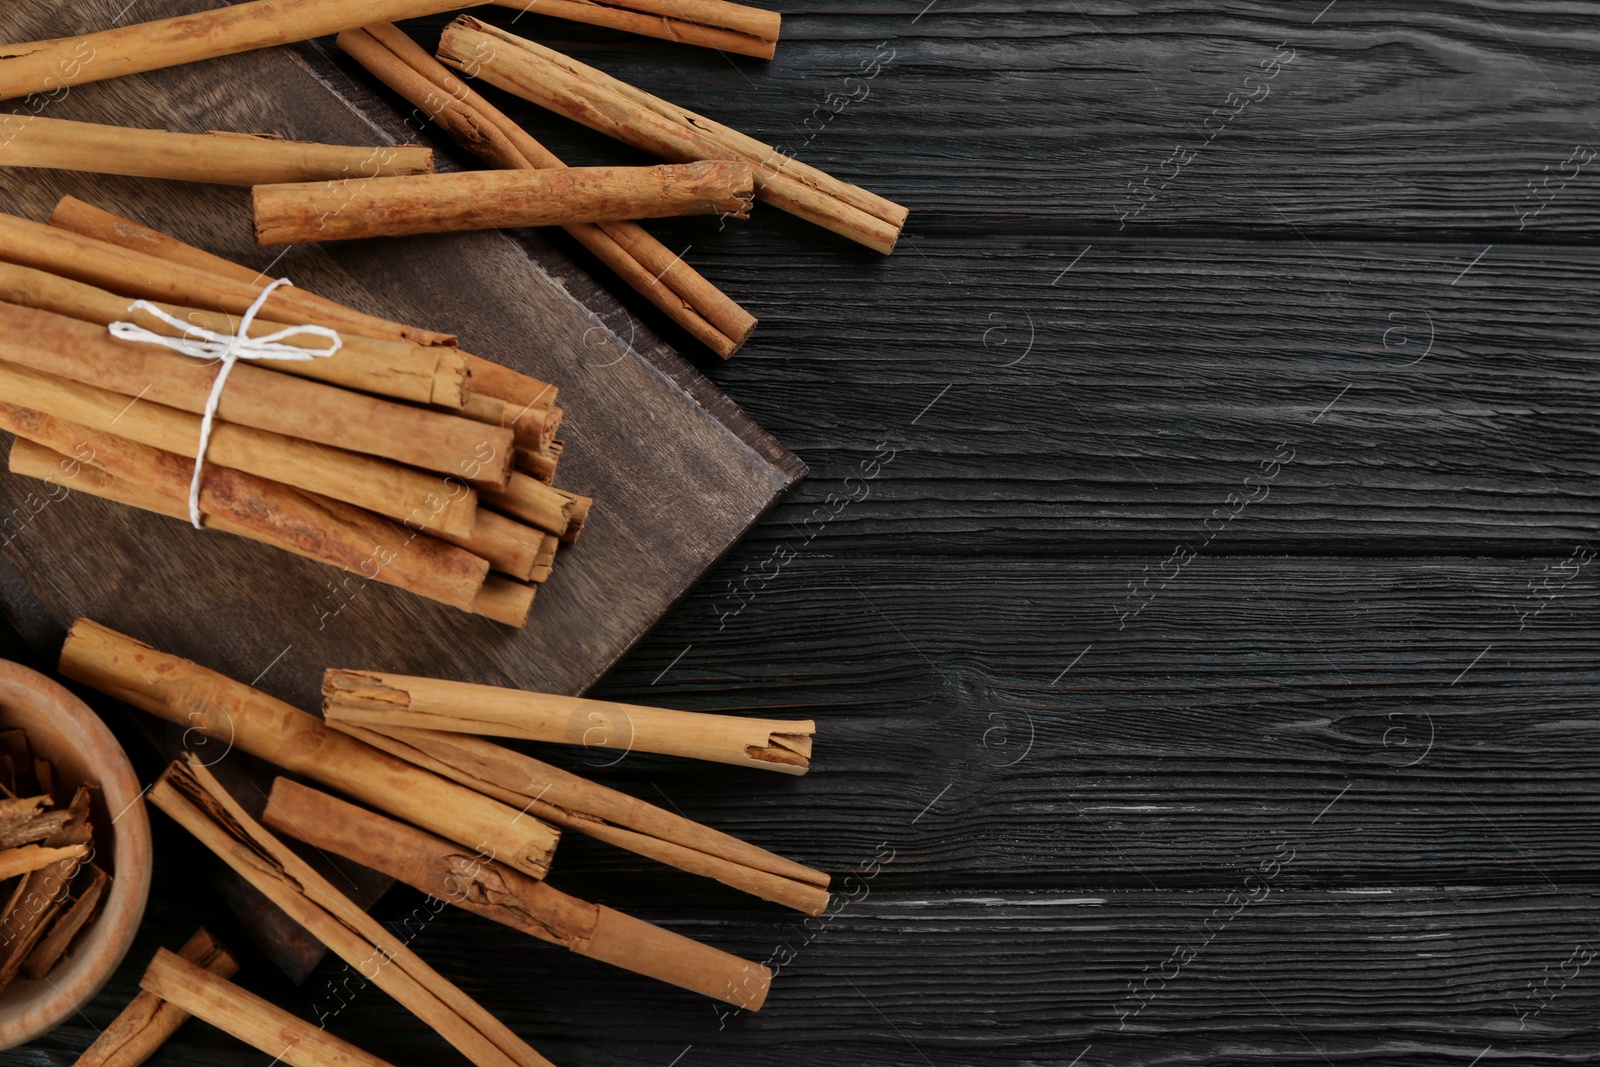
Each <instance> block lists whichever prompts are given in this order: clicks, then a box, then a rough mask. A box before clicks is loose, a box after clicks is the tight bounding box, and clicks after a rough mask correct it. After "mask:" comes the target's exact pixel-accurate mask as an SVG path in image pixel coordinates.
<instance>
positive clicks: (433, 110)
mask: <svg viewBox="0 0 1600 1067" xmlns="http://www.w3.org/2000/svg"><path fill="white" fill-rule="evenodd" d="M672 2H673V3H674V5H675V6H676V5H677V0H672ZM578 6H581V7H582V8H583V9H584V10H586V11H591V10H592V11H605V10H607V9H606V8H604V7H601V6H600V5H594V4H588V3H583V4H581V5H578ZM540 10H544V8H543V7H541V8H540ZM776 17H777V16H776V15H774V16H773V18H774V19H776ZM773 29H774V33H776V23H774V26H773ZM338 44H339V47H340V48H342V49H344V51H345V52H347V53H349V55H350V56H351V57H352V58H354V59H355V60H356V62H358V63H360V64H361V65H362V66H363V67H365V68H366V69H367V70H368V71H369V72H371V73H372V74H373V76H375V77H376V78H378V80H380V81H382V82H383V83H384V84H385V85H387V86H388V87H389V88H390V89H393V90H394V91H395V92H397V93H399V94H400V95H401V96H402V97H404V98H405V99H406V100H408V101H409V102H410V103H411V104H412V105H413V106H415V107H417V108H419V109H421V110H422V112H423V114H425V115H426V116H427V117H428V118H429V120H430V121H432V122H435V123H437V124H438V126H439V127H440V128H441V129H442V130H444V132H445V133H447V134H448V135H449V136H450V137H451V138H452V139H454V140H455V141H456V143H458V144H460V145H461V146H462V147H463V148H465V149H467V150H468V151H469V152H472V153H474V154H475V155H477V156H479V157H481V158H482V159H483V160H484V161H486V162H487V163H489V165H490V166H494V167H500V168H503V169H508V170H509V169H519V170H536V169H548V168H551V167H562V166H565V164H564V163H562V161H561V160H560V159H559V158H558V157H557V156H556V155H555V153H553V152H551V151H550V150H549V149H548V148H546V147H545V146H544V145H542V144H540V143H539V142H538V141H537V140H535V139H534V138H533V137H532V136H531V135H530V134H529V133H528V132H527V131H526V130H524V129H523V128H522V127H521V126H519V125H517V124H516V123H515V122H513V121H511V119H510V118H508V117H507V116H506V115H505V114H503V113H502V112H501V111H500V110H499V109H498V108H496V107H495V106H494V105H493V104H491V103H489V101H487V100H485V99H484V98H483V97H482V96H481V95H479V94H478V93H477V92H475V91H474V90H473V89H472V88H471V87H469V86H468V85H467V84H466V83H465V82H463V81H461V79H459V78H457V77H456V76H455V74H454V73H453V72H451V71H450V70H449V68H447V67H445V65H444V64H442V63H440V62H439V61H438V60H437V59H435V58H434V57H433V56H431V55H429V54H428V52H427V51H426V50H425V49H423V48H422V46H421V45H419V44H417V43H416V42H415V41H413V40H412V39H411V38H410V37H407V36H406V35H405V34H404V33H403V32H401V31H400V30H399V29H397V28H395V27H394V26H392V25H388V24H386V23H380V24H377V25H372V26H367V27H365V28H363V29H359V30H348V31H346V32H344V33H341V34H340V35H339V40H338ZM566 230H567V232H568V233H569V234H571V235H572V236H573V237H574V238H576V239H577V241H578V242H579V243H580V244H582V245H583V246H584V247H585V248H587V249H588V250H589V251H590V252H592V253H594V255H595V257H596V258H597V259H599V260H600V261H601V262H602V263H604V264H605V265H606V266H608V267H610V268H611V269H612V270H613V271H615V272H616V274H617V276H618V277H620V278H621V279H622V280H623V281H625V282H627V283H628V284H629V285H631V286H633V288H634V289H636V290H638V291H639V292H640V293H641V294H643V295H644V296H645V297H646V298H647V299H648V300H649V301H650V302H651V303H652V304H654V305H655V306H656V307H658V308H660V309H661V310H662V311H663V312H665V313H666V314H667V315H668V317H670V318H671V319H672V320H673V321H674V322H676V323H678V325H680V326H682V327H683V328H684V329H685V330H687V331H688V332H689V333H690V334H691V335H693V336H694V337H695V338H696V339H698V340H699V341H700V342H701V343H702V344H704V345H705V346H706V347H707V348H710V349H711V350H712V351H713V352H715V353H716V354H717V355H719V356H721V357H722V358H724V359H727V358H728V357H729V356H731V355H733V354H734V353H735V352H737V351H738V350H739V348H740V346H741V345H743V344H744V342H745V341H746V340H747V339H748V338H749V337H750V334H751V332H752V331H753V330H754V329H755V327H756V319H755V316H753V315H751V314H750V313H749V312H748V311H746V310H745V309H744V308H742V307H740V306H739V305H738V304H736V303H735V302H734V301H733V300H731V299H730V298H729V297H728V296H727V295H726V294H725V293H723V292H722V291H721V290H720V289H718V288H717V287H716V286H714V285H712V284H711V283H710V282H709V281H707V280H706V279H705V278H704V277H703V276H702V275H701V274H700V273H699V272H698V271H696V270H695V269H694V268H693V267H691V266H689V265H688V264H687V263H685V262H684V261H683V257H682V256H680V255H678V254H677V253H675V252H673V251H672V250H671V249H669V248H667V246H666V245H664V244H662V243H661V242H660V241H658V240H656V239H655V238H654V237H651V236H650V234H648V233H647V232H645V230H644V228H643V227H642V226H640V225H638V224H637V223H633V222H607V223H598V224H589V223H580V224H576V225H571V226H568V227H566Z"/></svg>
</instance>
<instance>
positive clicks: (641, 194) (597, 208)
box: [251, 160, 755, 245]
mask: <svg viewBox="0 0 1600 1067" xmlns="http://www.w3.org/2000/svg"><path fill="white" fill-rule="evenodd" d="M754 191H755V176H754V173H753V172H752V171H751V169H750V167H749V165H748V164H745V163H742V162H734V161H728V160H714V161H708V162H693V163H683V164H668V165H666V166H660V167H574V168H570V169H568V168H562V169H556V170H505V171H499V170H489V171H482V170H477V171H459V172H456V173H453V174H419V175H415V176H413V177H402V178H354V179H346V180H344V181H335V182H302V183H298V184H294V185H257V186H256V187H255V189H254V191H253V193H252V197H251V199H252V205H253V208H254V212H255V236H256V244H258V245H289V244H306V243H308V242H311V241H347V240H353V239H357V238H366V237H404V236H407V235H410V234H418V233H456V232H460V231H463V230H491V229H503V228H511V227H517V226H564V225H567V224H569V223H577V222H613V221H620V220H626V219H654V218H665V217H670V216H675V215H716V214H721V215H723V216H724V217H727V216H732V217H733V218H738V219H742V218H748V217H749V215H750V200H751V197H752V195H753V193H754Z"/></svg>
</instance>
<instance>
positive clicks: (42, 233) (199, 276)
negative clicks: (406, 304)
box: [0, 60, 455, 358]
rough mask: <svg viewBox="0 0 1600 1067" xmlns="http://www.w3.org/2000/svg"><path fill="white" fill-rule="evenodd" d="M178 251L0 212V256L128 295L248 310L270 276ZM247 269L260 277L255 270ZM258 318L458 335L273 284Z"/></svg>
mask: <svg viewBox="0 0 1600 1067" xmlns="http://www.w3.org/2000/svg"><path fill="white" fill-rule="evenodd" d="M3 66H4V60H0V68H3ZM178 243H179V242H173V243H172V244H173V245H176V244H178ZM174 251H176V250H175V249H174V248H173V247H172V246H167V247H166V252H167V255H165V256H160V257H158V256H156V255H153V254H150V253H147V252H142V251H139V250H138V248H137V247H129V246H126V245H118V244H113V243H110V242H107V241H101V240H98V239H96V238H92V237H85V236H84V235H82V234H79V233H77V232H75V231H74V230H71V229H68V228H66V227H62V226H57V225H54V224H52V225H49V226H45V225H43V224H41V223H37V222H32V221H30V220H28V219H24V218H18V217H17V216H15V215H7V214H4V213H3V212H0V262H6V263H15V264H18V265H19V266H24V267H33V268H35V269H37V270H44V271H49V272H50V273H51V274H59V275H61V276H62V277H63V278H71V279H72V280H73V281H78V282H84V283H86V284H88V285H94V286H98V287H100V288H102V289H109V290H111V291H112V292H114V293H122V294H123V295H125V296H134V297H141V298H143V299H145V300H151V301H159V302H165V303H169V304H182V305H184V306H188V307H200V308H206V309H208V310H211V311H224V312H227V313H228V314H230V315H243V314H244V313H245V311H247V310H248V309H249V308H250V306H251V305H252V304H254V303H255V302H256V298H257V297H259V296H260V295H261V290H262V289H263V288H265V287H266V285H267V283H268V282H269V281H270V280H271V279H261V280H259V281H255V282H248V281H243V280H241V279H240V278H238V277H230V276H228V275H226V274H220V273H217V272H214V271H210V270H206V269H202V268H200V267H195V266H190V265H188V264H186V263H183V262H179V261H178V260H177V259H174V258H171V257H172V254H173V252H174ZM191 251H197V250H191ZM236 269H237V270H239V271H241V272H243V271H246V270H247V268H243V267H237V268H236ZM249 273H250V274H251V276H252V277H256V275H255V272H254V271H250V272H249ZM261 317H262V319H264V320H268V321H271V322H281V323H289V324H292V325H296V326H300V325H312V324H314V325H320V326H329V327H332V328H333V329H336V330H338V331H339V333H340V334H341V335H343V334H346V333H353V334H356V335H357V336H361V337H376V338H379V339H382V340H401V339H404V340H415V341H417V342H419V343H421V344H443V343H453V342H454V340H455V339H454V338H453V337H451V336H450V335H448V334H438V333H434V332H433V331H431V330H419V329H417V328H416V327H413V326H404V325H401V324H400V323H391V322H388V321H386V320H384V319H379V318H376V317H374V316H372V315H366V314H363V313H362V312H359V311H355V310H354V309H352V308H348V307H345V306H344V305H343V304H338V303H335V302H334V301H332V300H329V299H327V298H326V297H321V296H318V295H316V294H315V293H310V292H307V291H306V290H304V289H300V288H297V287H295V286H284V287H283V288H281V289H277V290H275V291H274V292H273V293H272V295H271V296H269V297H268V298H267V302H266V304H265V305H263V307H262V312H261ZM335 358H337V357H335Z"/></svg>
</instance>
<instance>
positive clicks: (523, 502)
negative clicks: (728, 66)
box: [482, 471, 594, 544]
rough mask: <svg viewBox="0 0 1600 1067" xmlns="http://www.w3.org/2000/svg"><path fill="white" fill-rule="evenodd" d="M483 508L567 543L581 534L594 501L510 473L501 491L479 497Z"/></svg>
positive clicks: (526, 476)
mask: <svg viewBox="0 0 1600 1067" xmlns="http://www.w3.org/2000/svg"><path fill="white" fill-rule="evenodd" d="M482 500H483V504H484V506H485V507H488V508H493V509H495V510H496V511H501V512H504V513H505V514H507V515H511V516H513V517H515V518H518V519H521V520H522V521H523V522H525V523H527V524H528V525H530V526H533V527H535V528H537V529H540V530H543V531H545V532H546V533H552V534H555V535H556V536H557V537H559V538H561V540H563V541H566V542H568V543H569V544H570V543H572V542H573V541H576V540H577V539H578V535H579V534H580V533H582V532H583V526H584V523H586V522H588V521H589V509H590V508H591V507H592V506H593V505H594V501H593V500H592V499H590V498H589V497H586V496H579V495H578V494H576V493H569V492H567V491H566V490H565V489H557V488H556V487H555V486H553V485H547V484H545V483H544V482H541V481H539V479H537V478H534V477H532V476H531V475H527V474H522V473H520V472H517V471H513V472H512V474H511V481H510V483H509V484H508V485H507V486H506V489H505V491H504V492H493V491H490V492H485V493H483V494H482Z"/></svg>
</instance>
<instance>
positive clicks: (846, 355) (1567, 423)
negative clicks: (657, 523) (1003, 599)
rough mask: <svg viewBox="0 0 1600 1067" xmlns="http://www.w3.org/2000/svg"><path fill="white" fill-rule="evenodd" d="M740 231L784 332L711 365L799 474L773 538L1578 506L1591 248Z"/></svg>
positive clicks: (1138, 537)
mask: <svg viewBox="0 0 1600 1067" xmlns="http://www.w3.org/2000/svg"><path fill="white" fill-rule="evenodd" d="M761 240H762V238H761V237H760V236H759V235H755V234H751V233H749V232H742V233H740V234H737V235H735V236H734V237H733V238H731V239H730V240H729V242H728V247H727V248H726V249H719V250H718V251H716V252H715V253H713V254H712V255H713V256H714V257H715V262H716V263H718V264H721V265H723V266H724V267H726V268H727V269H728V270H729V271H733V270H735V269H737V270H738V272H739V274H740V275H741V278H742V283H741V284H742V285H743V287H744V289H745V292H746V294H747V295H752V300H751V303H752V306H753V307H756V308H758V309H760V311H761V313H762V315H763V316H764V329H765V330H766V331H767V333H768V337H769V342H768V343H772V344H774V345H781V354H778V353H777V352H775V353H774V354H773V355H772V356H770V357H767V358H763V355H762V352H763V350H762V349H760V348H757V349H756V350H755V352H754V353H753V354H752V357H751V358H748V359H741V360H736V361H735V362H734V363H733V364H731V365H729V366H726V367H724V368H721V369H720V370H719V371H718V372H717V375H716V376H717V378H718V380H719V382H721V383H722V384H723V385H724V386H725V387H726V388H727V389H728V390H729V391H730V392H731V393H732V394H733V395H735V396H736V397H738V398H739V399H740V400H741V401H742V402H743V404H744V405H745V406H746V407H747V408H748V409H749V410H750V411H751V412H752V413H753V414H754V415H755V417H756V418H758V419H760V420H761V421H762V422H763V423H764V424H765V425H767V426H770V427H772V428H773V429H774V430H775V432H777V433H778V434H779V436H781V437H783V438H784V439H785V440H787V441H790V442H791V443H792V444H793V445H794V446H795V448H796V449H797V450H798V451H799V452H800V454H801V455H802V456H803V457H804V458H805V459H806V461H807V463H808V464H810V466H811V468H812V471H813V479H812V481H811V482H810V483H809V484H808V485H807V486H806V487H804V488H803V490H802V491H800V492H798V493H796V494H794V495H792V496H791V497H790V498H789V499H788V500H787V501H785V503H784V504H783V506H782V507H781V508H780V509H779V511H778V512H777V513H776V518H777V522H776V523H775V524H771V525H768V526H766V527H764V529H763V531H762V533H761V536H763V537H764V538H766V539H767V543H768V544H769V545H772V546H773V547H776V545H777V543H779V542H780V541H781V542H785V543H788V544H789V545H791V546H794V545H795V543H796V539H799V540H804V541H808V542H809V543H811V544H813V545H814V546H827V547H829V548H830V549H833V550H838V551H851V552H872V553H878V554H882V553H921V554H928V553H932V554H942V553H950V552H962V553H965V552H975V551H983V552H991V553H992V552H1001V553H1006V554H1027V555H1052V556H1053V555H1061V554H1071V553H1079V552H1091V553H1096V554H1099V553H1108V552H1110V553H1116V552H1138V553H1150V552H1155V551H1158V550H1159V551H1161V552H1162V554H1163V555H1165V553H1166V552H1167V551H1170V550H1171V548H1172V546H1173V545H1175V544H1177V543H1179V542H1180V541H1188V542H1190V543H1191V544H1195V545H1198V544H1200V543H1202V542H1204V543H1205V544H1206V545H1207V546H1208V547H1207V550H1208V551H1218V552H1256V553H1260V552H1275V551H1335V552H1347V553H1358V554H1395V553H1401V554H1403V553H1414V552H1431V551H1444V552H1452V553H1453V552H1469V553H1526V552H1532V553H1535V554H1556V553H1564V552H1565V548H1564V547H1563V546H1569V545H1570V544H1571V543H1573V542H1575V541H1577V540H1581V539H1583V538H1585V537H1592V536H1593V535H1594V531H1595V528H1596V524H1597V521H1600V501H1597V499H1596V497H1595V492H1594V479H1593V477H1592V473H1591V472H1592V471H1593V469H1594V460H1595V456H1596V454H1597V453H1596V438H1595V431H1594V419H1593V412H1594V410H1595V406H1596V401H1597V399H1600V393H1597V391H1596V390H1597V385H1596V381H1595V378H1594V375H1593V373H1592V368H1593V363H1594V359H1595V357H1596V355H1597V348H1596V343H1595V340H1594V336H1593V329H1592V312H1591V307H1592V299H1591V298H1592V296H1593V294H1594V293H1595V292H1596V291H1597V287H1600V258H1597V257H1596V255H1595V253H1594V252H1593V251H1592V250H1589V249H1583V250H1577V249H1561V248H1554V247H1539V248H1533V247H1510V248H1508V247H1502V246H1499V245H1496V246H1494V247H1493V248H1492V249H1489V250H1487V251H1486V249H1485V246H1483V245H1478V246H1476V247H1474V246H1471V245H1407V246H1399V247H1397V246H1390V245H1376V244H1370V243H1347V242H1346V243H1329V242H1324V241H1317V242H1315V243H1314V244H1308V243H1307V242H1306V241H1303V240H1298V239H1296V240H1291V241H1284V242H1245V241H1187V240H1156V239H1137V238H1134V239H1123V240H1113V241H1105V240H1095V241H1084V240H1077V239H1052V238H1038V239H1032V238H1030V239H1008V240H1007V241H1006V242H1005V246H1004V249H1003V251H1001V250H998V249H996V250H992V251H991V250H986V249H985V248H983V247H979V246H976V245H975V244H974V243H973V242H962V241H956V240H954V239H951V240H930V241H928V242H927V243H924V244H920V245H917V246H915V247H916V248H917V249H918V251H914V252H911V253H910V254H907V255H903V256H897V257H895V258H894V259H892V260H890V261H888V262H887V263H881V264H869V265H859V266H854V267H852V266H849V265H840V264H838V263H835V262H833V261H832V260H831V258H830V257H829V255H828V254H827V253H826V252H822V251H816V252H812V253H806V254H803V255H801V256H799V257H798V258H796V257H795V256H794V255H789V254H786V255H785V256H784V257H783V258H782V259H777V258H774V257H770V256H768V257H763V256H762V255H760V254H759V253H758V251H757V247H756V246H757V245H759V243H760V242H761ZM919 253H920V254H919ZM1485 253H1486V254H1485ZM1480 255H1481V258H1479V257H1480ZM1080 257H1081V258H1080ZM1475 260H1476V262H1474V261H1475ZM1469 268H1470V269H1469ZM797 279H805V281H804V282H803V283H801V282H797ZM811 279H817V281H816V282H815V283H814V284H815V285H817V286H818V287H819V288H820V289H821V291H822V294H823V304H822V305H821V306H826V307H828V308H830V309H831V310H830V312H829V313H827V314H818V313H817V311H816V308H817V307H818V306H819V305H818V304H817V303H816V302H815V298H814V293H813V291H812V290H811V289H810V288H809V286H810V285H811V284H813V283H812V282H811ZM880 443H884V444H883V445H882V446H880ZM880 447H884V448H892V449H895V450H897V455H896V457H895V458H894V460H893V462H892V463H891V464H888V465H883V466H882V467H881V471H880V472H879V476H878V477H877V478H875V479H873V480H871V481H870V482H869V483H867V484H863V481H862V479H861V477H860V475H861V473H862V464H863V463H870V462H871V461H872V458H873V456H874V454H875V452H877V451H879V449H880ZM1290 457H1292V459H1291V458H1290ZM852 475H855V476H856V477H855V478H853V479H852V478H851V476H852ZM846 500H848V501H849V502H848V503H844V502H843V501H846ZM1245 500H1249V501H1252V502H1250V503H1248V504H1243V505H1242V504H1241V501H1245ZM1228 516H1235V517H1231V518H1230V517H1228Z"/></svg>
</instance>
